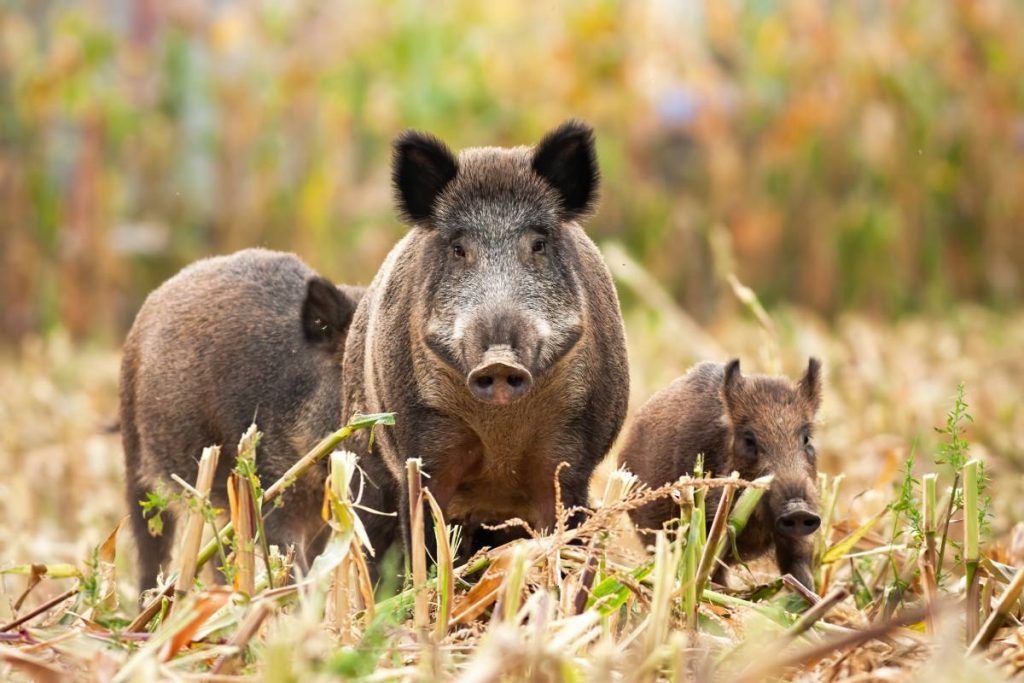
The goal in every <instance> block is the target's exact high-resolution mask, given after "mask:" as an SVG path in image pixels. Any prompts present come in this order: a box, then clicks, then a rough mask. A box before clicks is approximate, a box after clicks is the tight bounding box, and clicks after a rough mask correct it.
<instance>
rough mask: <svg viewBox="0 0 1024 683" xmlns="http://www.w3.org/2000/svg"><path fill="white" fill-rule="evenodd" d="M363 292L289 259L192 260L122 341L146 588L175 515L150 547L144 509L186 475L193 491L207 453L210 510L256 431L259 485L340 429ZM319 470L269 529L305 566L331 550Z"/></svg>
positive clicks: (124, 413) (129, 475) (126, 438)
mask: <svg viewBox="0 0 1024 683" xmlns="http://www.w3.org/2000/svg"><path fill="white" fill-rule="evenodd" d="M361 295H362V290H361V289H359V288H356V287H345V286H341V287H336V286H335V285H333V284H331V283H330V282H328V281H327V280H325V279H324V278H322V277H320V276H319V275H317V274H316V273H315V272H313V271H312V270H311V269H310V268H309V267H308V266H306V265H305V264H304V263H303V262H302V261H300V260H299V259H298V258H297V257H296V256H294V255H293V254H282V253H278V252H272V251H267V250H264V249H247V250H245V251H241V252H238V253H236V254H233V255H231V256H220V257H216V258H209V259H205V260H202V261H199V262H197V263H194V264H192V265H190V266H188V267H187V268H185V269H184V270H182V271H181V272H180V273H178V274H177V275H175V276H174V277H172V278H171V279H170V280H168V281H167V282H165V283H164V284H163V285H161V286H160V287H159V288H157V289H156V290H155V291H153V292H152V293H151V294H150V295H149V297H148V298H147V299H146V302H145V303H144V304H143V305H142V308H141V310H140V311H139V313H138V316H137V317H136V319H135V323H134V324H133V325H132V328H131V331H130V332H129V333H128V338H127V340H126V341H125V346H124V357H123V359H122V363H121V435H122V441H123V443H124V454H125V470H126V472H125V474H126V480H127V498H128V508H129V511H130V515H131V520H132V532H133V534H134V536H135V541H136V545H137V547H138V559H139V583H140V586H141V587H142V588H143V589H145V588H149V587H152V586H153V585H154V584H155V583H156V578H157V574H158V572H159V571H160V568H161V565H163V564H165V563H166V562H167V560H168V558H169V555H170V550H171V543H172V540H173V537H174V529H175V520H174V515H173V514H169V515H166V516H165V521H164V530H163V533H162V534H161V535H159V536H152V535H150V533H149V532H148V530H147V520H146V517H145V516H144V514H143V511H142V509H141V507H140V505H139V501H140V500H143V499H145V498H146V493H147V492H149V491H155V490H156V489H157V487H158V485H159V484H160V483H161V482H163V484H164V485H165V486H166V487H167V488H168V490H171V491H176V490H178V485H177V484H175V483H173V481H171V479H170V475H171V474H174V473H176V474H178V475H179V476H180V477H182V478H184V479H185V480H186V481H190V482H191V481H195V477H196V473H197V470H198V464H197V463H198V459H199V455H200V454H201V452H202V450H203V448H204V447H205V446H209V445H212V444H221V445H222V447H223V448H222V450H221V456H220V460H219V463H218V467H217V474H216V478H215V480H214V485H213V491H212V494H211V497H212V500H213V502H214V504H215V505H217V506H218V507H226V505H227V503H226V488H225V483H226V480H227V476H228V473H229V472H230V471H231V469H232V468H233V467H234V464H235V454H236V448H237V444H238V440H239V438H240V437H241V435H242V433H243V432H244V431H245V430H246V428H248V426H249V425H250V424H251V423H252V422H253V420H255V421H256V423H257V425H258V427H259V429H260V430H261V431H262V432H263V438H262V440H261V441H260V445H259V448H258V449H257V459H256V466H257V470H258V473H259V476H260V481H261V482H262V484H263V486H264V487H267V486H269V485H270V484H271V483H273V482H274V481H275V480H277V479H278V478H279V477H280V476H281V475H282V474H284V472H285V471H286V470H287V469H288V468H289V467H290V466H291V465H292V464H293V463H294V462H295V461H296V460H298V459H299V458H300V457H301V456H302V455H304V454H305V453H306V452H307V451H308V450H310V449H311V448H312V447H313V446H314V445H316V443H317V441H319V440H320V439H321V438H322V437H324V436H326V435H327V434H328V433H330V432H331V431H332V430H334V429H336V428H337V426H338V423H339V422H340V419H339V415H338V406H339V405H340V402H341V387H340V384H339V373H340V372H341V358H342V353H343V350H344V342H345V337H346V334H347V331H348V327H349V323H350V322H351V319H352V313H353V311H354V310H355V307H356V305H357V303H358V300H359V298H360V297H361ZM325 467H326V466H324V467H320V468H313V470H312V471H311V472H310V473H309V474H308V475H307V476H306V477H305V478H304V479H302V480H300V481H299V482H297V483H296V485H295V487H294V488H293V489H292V490H291V491H290V492H288V493H286V494H285V496H284V502H285V505H284V506H283V507H282V508H281V509H277V510H274V511H273V512H272V514H271V515H270V516H269V517H268V519H267V527H266V531H267V538H268V540H269V542H270V543H272V544H277V545H279V546H281V548H282V549H283V548H284V547H285V546H286V545H287V544H289V543H295V544H296V546H297V548H296V549H297V551H298V552H297V556H298V560H299V562H300V564H302V563H305V562H307V561H308V560H309V559H311V558H312V556H313V555H315V554H317V553H318V552H319V550H320V549H321V546H322V543H323V542H324V541H325V540H326V538H325V535H324V534H322V533H320V532H321V530H322V529H323V526H324V525H323V521H322V519H321V517H320V506H321V503H322V500H323V481H324V475H325V474H326V472H325V469H324V468H325Z"/></svg>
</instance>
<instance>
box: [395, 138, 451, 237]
mask: <svg viewBox="0 0 1024 683" xmlns="http://www.w3.org/2000/svg"><path fill="white" fill-rule="evenodd" d="M458 172H459V164H458V161H456V159H455V155H453V154H452V152H451V150H449V149H448V147H447V146H446V145H445V144H444V143H443V142H441V141H440V140H438V139H437V138H435V137H434V136H433V135H430V134H428V133H421V132H419V131H415V130H410V131H406V132H404V133H402V134H401V135H399V136H398V139H397V140H395V144H394V156H393V158H392V162H391V183H392V185H394V188H395V199H396V201H397V203H398V210H399V212H401V214H402V217H403V218H404V219H405V220H407V221H410V222H428V223H429V221H430V218H431V217H432V216H433V213H434V205H435V203H436V201H437V197H438V195H440V194H441V192H442V190H444V188H445V187H447V185H448V183H450V182H451V181H452V179H453V178H455V175H456V174H457V173H458Z"/></svg>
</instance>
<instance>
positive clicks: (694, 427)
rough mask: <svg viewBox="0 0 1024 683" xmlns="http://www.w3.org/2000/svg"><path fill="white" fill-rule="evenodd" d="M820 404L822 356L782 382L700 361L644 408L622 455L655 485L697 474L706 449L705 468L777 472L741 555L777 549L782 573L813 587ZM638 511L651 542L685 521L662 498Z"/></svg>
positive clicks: (714, 496)
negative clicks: (655, 532)
mask: <svg viewBox="0 0 1024 683" xmlns="http://www.w3.org/2000/svg"><path fill="white" fill-rule="evenodd" d="M820 402H821V373H820V364H819V362H818V360H817V359H815V358H812V359H811V360H810V362H809V363H808V364H807V371H806V372H805V373H804V376H803V377H802V378H801V379H800V380H799V381H798V382H796V383H795V384H794V383H792V382H790V381H789V380H788V379H786V378H784V377H770V376H765V375H751V376H749V377H744V376H743V375H742V374H741V373H740V362H739V361H738V360H733V361H732V362H730V363H729V364H728V365H726V366H722V365H720V364H718V363H700V364H698V365H696V366H694V367H693V368H691V369H690V371H689V372H687V373H686V375H684V376H683V377H680V378H679V379H677V380H675V381H674V382H673V383H672V384H670V385H669V386H667V387H665V388H664V389H662V390H661V391H659V392H658V393H656V394H655V395H654V396H653V397H651V399H650V400H649V401H648V402H647V403H645V404H644V406H643V407H642V408H640V411H639V413H638V414H637V416H636V420H635V421H634V422H633V425H632V427H631V429H630V432H629V435H628V436H627V437H626V442H625V444H624V446H623V448H622V452H621V454H620V456H619V459H620V462H621V463H622V464H623V465H625V467H626V468H627V469H629V470H630V471H631V472H633V474H635V475H636V476H637V477H639V479H640V480H641V481H642V482H644V483H645V484H647V485H648V486H651V487H657V486H661V485H663V484H666V483H668V482H670V481H674V480H676V479H678V478H679V477H680V476H682V475H684V474H688V473H691V472H692V471H693V468H694V464H695V463H696V460H697V456H698V454H701V453H703V454H704V471H705V472H711V473H713V474H714V475H716V476H728V475H729V474H730V473H731V472H733V471H736V472H739V474H740V476H741V477H742V478H744V479H747V480H751V479H755V478H757V477H760V476H764V475H766V474H771V475H774V479H773V481H772V485H771V488H770V489H769V491H768V492H767V494H766V495H765V496H764V498H762V502H761V504H760V505H759V506H758V508H757V510H756V511H755V513H754V516H753V517H752V519H751V520H750V522H749V523H748V525H747V528H746V530H745V531H744V532H743V533H742V534H740V537H739V539H738V543H737V546H738V550H739V553H740V557H741V558H742V559H743V560H744V561H746V560H750V559H754V558H756V557H759V556H761V555H763V554H764V553H766V552H768V551H769V550H771V549H772V548H774V550H775V558H776V560H777V562H778V567H779V571H780V572H782V573H783V574H786V573H788V574H792V575H793V576H794V577H795V578H796V579H797V580H798V581H800V583H802V584H803V585H805V586H807V587H808V588H811V589H813V588H814V586H813V580H812V578H811V540H810V535H811V534H813V533H814V532H815V531H816V530H817V529H818V526H819V525H820V523H821V520H820V518H819V517H818V494H817V464H816V461H815V452H814V446H813V445H812V444H811V438H812V433H813V432H812V430H813V425H814V416H815V414H816V413H817V410H818V405H819V404H820ZM719 497H720V490H715V489H712V490H711V493H710V494H709V495H708V507H707V510H708V517H707V518H708V523H709V524H710V522H711V520H712V519H713V517H714V512H715V510H717V507H718V499H719ZM631 515H632V518H633V522H634V523H635V524H636V525H637V526H638V527H639V528H640V529H641V533H642V535H643V536H644V537H645V539H646V540H650V534H649V532H648V533H644V530H651V529H660V528H661V527H662V525H663V524H665V523H666V522H669V521H671V520H674V519H676V518H678V516H679V507H678V506H677V505H676V504H675V503H674V502H673V501H672V500H670V499H667V498H664V499H661V500H658V501H655V502H653V503H650V504H648V505H646V506H644V507H642V508H639V509H637V510H634V511H633V512H632V513H631ZM724 571H725V568H724V567H719V572H718V574H717V577H716V578H717V580H719V581H723V580H724V578H725V573H724Z"/></svg>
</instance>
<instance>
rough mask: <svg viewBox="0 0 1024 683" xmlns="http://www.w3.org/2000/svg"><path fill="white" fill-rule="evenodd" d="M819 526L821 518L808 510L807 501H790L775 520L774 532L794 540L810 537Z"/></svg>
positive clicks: (795, 499) (797, 499)
mask: <svg viewBox="0 0 1024 683" xmlns="http://www.w3.org/2000/svg"><path fill="white" fill-rule="evenodd" d="M819 526H821V517H819V516H818V514H817V513H816V512H814V510H812V509H811V508H810V506H809V505H808V504H807V501H804V500H801V499H799V498H794V499H790V500H789V501H787V502H786V504H785V505H784V506H783V508H782V513H781V514H780V515H779V516H778V517H776V518H775V530H776V531H778V532H779V533H780V534H782V535H784V536H792V537H794V538H796V537H800V536H810V535H811V534H813V533H814V532H815V531H817V530H818V527H819Z"/></svg>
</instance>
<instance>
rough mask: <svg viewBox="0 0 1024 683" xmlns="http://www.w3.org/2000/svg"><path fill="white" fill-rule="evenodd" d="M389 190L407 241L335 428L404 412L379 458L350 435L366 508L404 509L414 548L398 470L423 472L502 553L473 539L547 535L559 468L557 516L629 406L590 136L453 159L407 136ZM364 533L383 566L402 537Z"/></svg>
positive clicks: (385, 282)
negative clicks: (500, 529)
mask: <svg viewBox="0 0 1024 683" xmlns="http://www.w3.org/2000/svg"><path fill="white" fill-rule="evenodd" d="M393 180H394V186H395V190H396V195H397V202H398V205H399V208H400V210H401V213H402V215H403V216H404V217H405V218H406V220H407V221H409V222H410V223H412V229H411V230H410V231H409V232H408V233H407V234H406V236H405V238H404V239H402V240H401V242H399V243H398V245H397V246H395V247H394V249H393V250H392V251H391V253H390V255H389V256H388V257H387V260H386V261H385V263H384V265H383V266H382V267H381V269H380V271H379V272H378V274H377V276H376V278H375V279H374V280H373V282H372V283H371V285H370V287H369V289H368V291H367V293H366V297H365V298H364V299H363V301H362V303H361V304H360V306H359V309H358V310H357V311H356V314H355V318H354V320H353V323H352V331H351V333H350V335H349V340H348V344H347V349H346V352H345V361H344V384H345V401H344V409H343V415H344V416H345V417H348V416H351V415H352V414H354V413H375V412H394V413H396V418H395V419H396V424H395V427H394V428H392V429H388V430H383V431H381V432H380V433H379V434H378V435H377V437H376V440H375V442H374V443H373V447H372V450H371V448H370V444H369V442H368V439H367V437H366V436H365V435H357V436H356V437H355V444H356V448H355V450H356V451H357V453H359V454H360V455H361V463H362V465H363V467H364V468H365V469H366V471H367V473H368V474H369V482H368V485H367V487H366V489H365V491H364V496H365V497H364V501H363V502H364V503H365V504H366V505H368V506H370V507H375V508H377V509H379V510H384V511H395V510H400V511H401V515H400V518H401V519H402V532H403V534H404V535H405V540H406V545H407V544H408V532H409V529H408V519H407V518H408V515H407V512H406V511H407V510H408V505H407V503H406V502H405V501H406V500H407V492H406V487H405V485H404V482H405V469H404V468H405V465H404V463H405V460H406V459H407V458H412V457H418V458H422V460H423V470H424V472H425V473H426V474H427V475H428V476H429V479H427V480H425V483H426V485H427V487H428V488H429V489H430V490H431V492H432V493H433V495H434V496H435V497H436V498H437V500H438V502H439V503H440V505H441V507H442V509H443V510H444V512H445V514H446V517H447V518H448V519H450V520H452V521H455V522H457V523H460V524H462V525H463V526H464V529H465V534H464V538H465V539H467V540H468V544H469V547H470V549H472V548H474V547H479V545H481V544H484V543H486V544H492V543H493V542H494V541H495V537H494V536H489V535H488V532H486V531H485V530H484V529H482V528H481V525H483V524H494V523H500V522H503V521H505V520H506V519H509V518H513V517H517V518H520V519H522V520H525V521H526V522H528V523H529V524H530V525H531V526H532V527H533V528H534V529H537V530H542V529H552V528H553V527H554V525H555V522H556V503H555V486H554V477H555V471H556V468H557V467H558V465H559V463H562V462H565V463H568V465H569V467H567V468H564V469H563V470H562V474H561V478H560V484H561V492H562V503H563V504H564V505H565V506H566V507H574V506H585V505H586V504H587V489H588V484H589V481H590V477H591V474H592V472H593V470H594V468H595V466H596V465H597V464H598V463H599V462H600V461H601V459H602V457H603V456H604V455H605V453H606V452H607V451H608V449H609V447H610V446H611V444H612V441H613V440H614V439H615V437H616V435H617V434H618V431H619V429H620V427H621V426H622V421H623V419H624V417H625V413H626V402H627V397H628V392H629V376H628V370H627V362H626V349H625V343H624V334H623V327H622V318H621V314H620V312H619V303H618V298H617V296H616V293H615V289H614V287H613V285H612V281H611V277H610V276H609V273H608V270H607V267H606V266H605V264H604V261H603V260H602V258H601V255H600V252H599V251H598V250H597V248H596V247H595V245H594V244H593V242H591V240H590V239H589V238H588V237H587V235H586V234H585V233H584V231H583V229H582V228H581V227H580V225H579V223H578V222H577V221H579V220H581V219H582V218H584V217H585V216H587V215H588V214H590V213H591V212H592V211H593V208H594V204H595V201H596V194H597V184H598V168H597V160H596V155H595V151H594V142H593V133H592V131H591V129H590V128H589V127H587V126H585V125H584V124H582V123H578V122H570V123H567V124H565V125H563V126H562V127H560V128H558V129H556V130H555V131H553V132H551V133H549V134H548V135H547V137H545V138H544V139H543V140H542V141H541V142H540V144H538V145H537V146H536V147H533V148H528V147H518V148H513V149H500V148H493V147H488V148H475V149H467V150H464V151H462V152H461V153H460V154H459V155H458V156H456V155H454V154H453V153H452V152H450V151H449V150H448V148H447V147H446V146H445V145H444V144H443V143H442V142H440V141H439V140H437V139H436V138H434V137H432V136H430V135H426V134H423V133H417V132H409V133H406V134H404V135H402V136H401V137H400V138H398V140H397V141H396V143H395V145H394V163H393ZM427 518H428V519H429V514H428V515H427ZM579 519H580V516H579V515H578V514H577V516H576V517H575V519H573V520H571V522H578V520H579ZM365 522H366V525H367V527H368V531H369V533H370V540H371V542H372V543H373V545H374V547H375V548H376V550H377V551H378V556H380V554H381V552H382V551H383V550H384V549H386V548H388V547H389V546H390V545H391V544H392V542H393V541H396V540H397V539H396V538H395V534H396V529H395V525H394V523H393V521H392V519H391V518H387V517H379V516H374V515H368V516H367V517H366V519H365ZM432 536H433V534H432V533H427V538H428V539H430V538H431V537H432ZM465 550H466V546H464V547H463V551H465Z"/></svg>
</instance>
